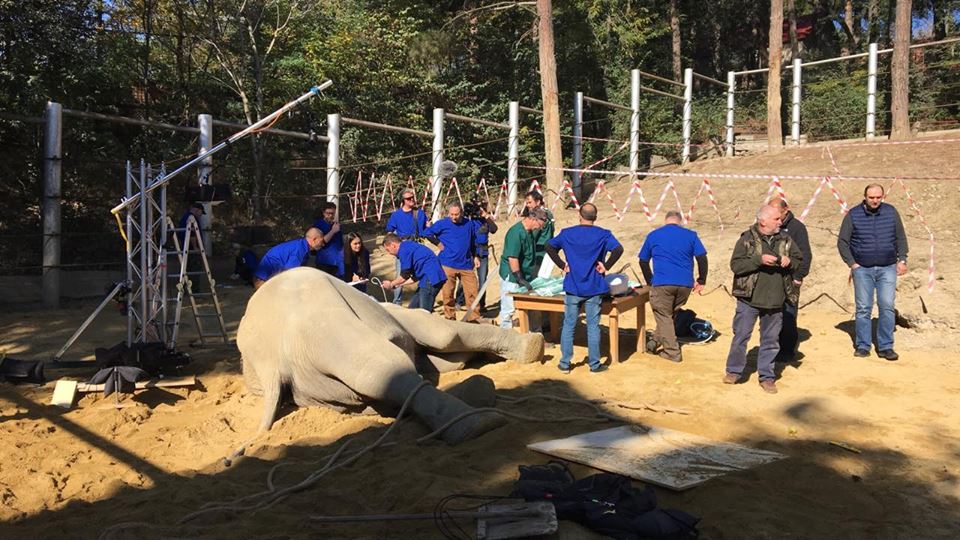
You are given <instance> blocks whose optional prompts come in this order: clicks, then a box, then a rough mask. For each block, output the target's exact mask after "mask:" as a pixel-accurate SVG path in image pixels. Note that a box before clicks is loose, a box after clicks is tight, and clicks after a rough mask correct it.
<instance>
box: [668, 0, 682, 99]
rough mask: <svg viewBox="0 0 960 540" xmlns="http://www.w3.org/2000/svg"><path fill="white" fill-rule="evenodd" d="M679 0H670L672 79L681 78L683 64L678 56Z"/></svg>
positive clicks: (678, 80) (678, 79)
mask: <svg viewBox="0 0 960 540" xmlns="http://www.w3.org/2000/svg"><path fill="white" fill-rule="evenodd" d="M679 4H680V0H670V32H671V34H672V35H673V42H672V48H671V50H672V51H673V80H675V81H677V82H681V81H682V80H683V65H682V59H681V57H680V5H679Z"/></svg>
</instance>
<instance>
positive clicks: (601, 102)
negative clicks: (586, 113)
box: [583, 96, 633, 112]
mask: <svg viewBox="0 0 960 540" xmlns="http://www.w3.org/2000/svg"><path fill="white" fill-rule="evenodd" d="M583 101H584V102H586V103H596V104H597V105H603V106H604V107H611V108H614V109H620V110H623V111H630V112H633V109H631V108H630V107H627V106H626V105H620V104H617V103H610V102H609V101H604V100H602V99H597V98H592V97H589V96H583Z"/></svg>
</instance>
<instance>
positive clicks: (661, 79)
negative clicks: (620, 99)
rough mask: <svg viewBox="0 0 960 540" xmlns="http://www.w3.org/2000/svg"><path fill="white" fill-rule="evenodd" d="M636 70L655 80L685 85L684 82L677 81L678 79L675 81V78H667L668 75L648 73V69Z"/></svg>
mask: <svg viewBox="0 0 960 540" xmlns="http://www.w3.org/2000/svg"><path fill="white" fill-rule="evenodd" d="M636 71H637V73H639V74H640V75H643V76H644V77H647V78H648V79H653V80H655V81H660V82H665V83H667V84H672V85H675V86H680V87H683V83H682V82H677V81H675V80H673V79H667V78H666V77H661V76H659V75H654V74H652V73H647V72H646V71H640V70H639V69H638V70H636Z"/></svg>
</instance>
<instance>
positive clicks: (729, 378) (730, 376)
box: [723, 373, 740, 384]
mask: <svg viewBox="0 0 960 540" xmlns="http://www.w3.org/2000/svg"><path fill="white" fill-rule="evenodd" d="M739 380H740V376H739V375H737V374H736V373H727V374H726V375H724V376H723V384H737V381H739Z"/></svg>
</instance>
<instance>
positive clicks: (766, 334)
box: [723, 206, 803, 394]
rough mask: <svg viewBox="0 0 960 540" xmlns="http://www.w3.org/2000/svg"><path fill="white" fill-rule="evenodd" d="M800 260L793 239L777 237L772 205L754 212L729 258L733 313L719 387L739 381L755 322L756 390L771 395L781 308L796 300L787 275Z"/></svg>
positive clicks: (779, 234)
mask: <svg viewBox="0 0 960 540" xmlns="http://www.w3.org/2000/svg"><path fill="white" fill-rule="evenodd" d="M802 257H803V255H802V254H801V253H800V249H799V248H798V247H797V245H796V243H795V242H794V241H793V239H791V238H790V236H788V235H787V234H786V233H782V232H780V210H779V209H778V208H775V207H773V206H764V207H762V208H760V211H759V212H757V222H756V223H755V224H754V225H753V226H752V227H750V228H749V229H747V230H746V231H744V233H743V234H742V235H740V238H739V239H738V240H737V245H736V246H734V248H733V255H732V256H731V257H730V269H731V270H733V296H734V298H736V299H737V311H736V313H735V314H734V316H733V341H732V342H731V343H730V353H729V354H728V355H727V373H726V375H724V377H723V382H724V384H736V383H737V382H738V381H739V380H740V377H741V376H742V374H743V369H744V368H745V367H746V365H747V343H749V342H750V336H751V335H752V334H753V326H754V325H755V324H756V323H757V319H758V318H759V319H760V353H759V354H758V355H757V372H758V373H759V374H760V388H762V389H763V391H764V392H767V393H768V394H776V393H777V384H776V382H775V380H776V378H777V376H776V373H774V370H773V366H774V358H776V356H777V353H778V352H779V351H780V327H781V324H782V323H783V304H784V303H785V302H788V301H790V302H793V303H796V301H797V296H798V294H799V292H798V290H797V288H796V286H795V285H794V284H793V274H794V272H795V271H796V270H797V268H798V267H799V266H800V262H801V259H802Z"/></svg>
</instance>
